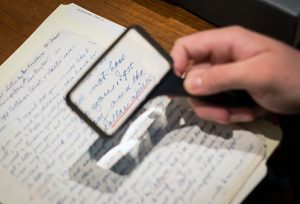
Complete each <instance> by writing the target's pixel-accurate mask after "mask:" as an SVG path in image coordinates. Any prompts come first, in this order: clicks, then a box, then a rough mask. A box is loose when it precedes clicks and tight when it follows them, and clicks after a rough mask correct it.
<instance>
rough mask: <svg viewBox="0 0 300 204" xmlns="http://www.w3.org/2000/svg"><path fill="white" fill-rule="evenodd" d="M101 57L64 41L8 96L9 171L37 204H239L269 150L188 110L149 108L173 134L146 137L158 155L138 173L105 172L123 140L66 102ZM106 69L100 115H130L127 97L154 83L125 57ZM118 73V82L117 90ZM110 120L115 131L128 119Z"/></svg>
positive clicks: (166, 104)
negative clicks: (103, 164)
mask: <svg viewBox="0 0 300 204" xmlns="http://www.w3.org/2000/svg"><path fill="white" fill-rule="evenodd" d="M99 50H100V48H99V47H98V46H97V45H96V44H95V43H93V42H92V41H90V40H89V39H85V38H84V37H82V36H78V35H77V34H75V33H72V32H69V31H61V32H58V33H56V34H54V35H53V36H52V37H51V38H50V39H49V40H48V41H47V42H44V44H43V45H42V47H41V49H40V50H39V51H38V52H37V53H36V54H35V55H34V56H33V57H32V58H31V60H30V61H28V63H27V64H26V65H25V66H24V67H22V68H21V69H20V71H19V72H18V73H17V74H16V75H15V77H14V78H13V79H11V80H10V81H9V82H8V83H7V84H6V85H5V86H4V87H1V88H0V168H1V169H3V170H5V171H6V172H9V174H10V175H11V176H12V177H14V178H16V179H17V180H18V181H19V182H20V183H21V184H22V185H23V186H25V187H26V188H28V189H29V190H30V192H31V195H30V196H32V197H34V196H38V197H40V198H42V199H43V200H45V201H48V202H49V203H57V204H58V203H64V204H68V203H70V204H71V203H72V204H74V203H85V204H86V203H91V204H92V203H103V204H105V203H107V204H108V203H109V204H119V203H130V204H139V203H172V204H174V203H181V204H183V203H199V202H201V203H228V202H230V200H231V199H232V197H233V196H234V194H235V192H236V191H237V190H238V189H239V188H240V187H241V186H242V184H243V182H244V178H247V177H248V176H249V175H250V174H251V172H252V171H253V170H254V168H255V166H256V165H257V164H258V163H259V162H260V161H261V159H262V157H263V154H264V143H263V140H261V139H260V138H258V137H256V136H255V135H253V134H251V133H249V132H247V131H244V130H237V129H235V128H233V127H223V126H219V125H216V124H213V123H208V122H205V121H202V120H200V119H198V118H197V117H196V116H194V114H193V112H192V111H191V110H190V109H189V107H187V106H186V105H184V103H182V102H181V101H171V102H170V101H169V99H167V98H158V99H157V100H155V101H153V102H152V103H150V104H149V107H151V106H152V107H161V108H162V109H163V110H164V111H165V113H164V114H165V116H164V117H165V118H167V126H165V127H164V128H161V125H160V124H159V122H160V121H159V120H155V122H154V123H153V124H152V125H151V126H150V128H149V129H148V131H146V133H145V134H148V135H150V136H151V141H150V142H151V144H152V145H153V146H152V147H151V148H148V149H147V154H146V155H144V156H143V157H142V159H140V163H138V164H137V165H136V166H135V167H134V168H133V169H130V171H126V172H125V173H124V174H123V175H122V174H117V173H116V172H114V171H109V170H107V169H101V168H100V167H98V166H97V165H96V162H97V160H99V156H98V155H101V154H102V153H103V154H104V153H105V152H104V151H107V150H108V149H109V148H112V147H113V146H115V145H116V144H118V142H119V141H120V140H121V139H119V138H117V137H115V138H112V139H111V140H107V139H105V138H102V137H99V136H98V135H97V134H96V133H95V132H94V131H93V130H92V129H91V128H90V127H89V126H88V125H86V124H85V123H84V122H83V121H81V120H80V118H79V117H78V116H77V115H76V114H75V113H73V112H72V111H71V110H70V108H69V107H67V106H66V104H65V94H66V92H67V91H68V90H69V89H70V87H71V86H72V85H73V84H74V83H75V82H76V80H78V78H79V77H80V76H81V75H82V74H83V73H84V71H85V70H87V68H88V67H89V66H90V65H91V63H92V62H93V61H94V60H95V59H96V57H98V56H99V53H100V52H99ZM106 60H107V61H106V62H107V63H108V67H109V69H108V70H103V72H100V78H99V80H98V81H97V83H95V84H94V88H98V86H99V87H100V86H101V90H102V91H101V92H99V93H98V98H97V101H96V102H95V103H94V104H93V105H94V108H95V109H100V108H101V106H100V105H99V104H101V102H103V101H104V100H106V99H108V98H109V100H107V102H109V103H108V104H109V105H110V106H111V107H112V108H114V107H118V108H121V109H122V108H123V106H122V105H121V106H120V104H121V103H123V102H124V94H125V92H127V91H128V90H129V89H131V85H132V84H133V83H135V82H138V81H139V80H140V79H141V80H142V81H143V82H144V83H147V79H146V78H144V79H143V77H147V76H148V75H146V73H145V72H144V71H143V69H137V68H135V69H133V68H134V67H135V65H136V63H137V61H135V60H132V58H129V57H128V56H127V55H123V54H122V53H119V54H118V55H115V57H114V58H112V59H106ZM121 65H122V69H119V67H120V66H121ZM112 71H113V72H112ZM111 72H112V74H114V76H116V77H117V79H118V80H115V81H113V82H112V83H111V85H110V86H108V85H107V84H105V83H106V82H105V81H106V80H108V78H109V75H110V74H111ZM129 77H130V79H129ZM149 80H150V79H149ZM123 81H124V82H123ZM127 82H130V83H128V84H127ZM139 82H140V81H139ZM118 83H124V86H123V89H122V91H119V92H118V93H114V95H113V97H110V96H112V95H111V92H112V91H113V89H114V87H115V86H117V84H118ZM104 84H105V85H104ZM145 86H146V85H145ZM141 87H143V85H142V86H141ZM136 94H137V95H139V92H138V91H137V92H136ZM131 97H134V95H131ZM130 101H131V100H129V101H126V102H128V103H129V104H130V103H131V102H130ZM118 114H122V113H118ZM109 117H110V119H107V121H112V122H108V123H107V124H109V125H110V124H113V123H115V122H116V120H117V118H118V117H119V116H118V115H116V116H109ZM101 120H104V119H101ZM147 142H148V143H149V140H148V141H147ZM146 147H147V146H146V145H141V146H140V147H139V148H140V149H139V150H143V149H144V148H146ZM139 153H141V151H137V154H139ZM131 161H132V160H130V159H128V160H127V162H131ZM121 166H122V165H121ZM123 172H124V171H123ZM128 172H129V173H128ZM0 185H1V184H0ZM16 193H17V192H16Z"/></svg>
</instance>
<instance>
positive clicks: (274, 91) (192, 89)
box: [171, 26, 300, 124]
mask: <svg viewBox="0 0 300 204" xmlns="http://www.w3.org/2000/svg"><path fill="white" fill-rule="evenodd" d="M171 56H172V58H173V60H174V71H175V73H176V74H177V75H179V76H180V75H182V74H185V81H184V86H185V89H186V91H187V92H189V93H190V94H193V95H209V94H214V93H218V92H221V91H227V90H246V91H247V92H248V93H249V94H250V96H251V97H252V98H253V99H254V100H255V101H256V102H257V104H258V105H259V106H260V107H255V108H249V107H241V108H228V107H219V106H214V105H212V104H205V103H200V102H199V101H195V100H190V101H191V106H192V107H193V109H194V111H195V112H196V114H197V115H198V116H199V117H201V118H204V119H207V120H212V121H216V122H219V123H222V124H228V123H235V122H248V121H252V120H254V119H255V118H257V117H258V116H260V115H262V114H263V113H264V112H265V110H267V111H271V112H274V113H281V114H293V113H298V112H299V111H300V52H298V51H297V50H295V49H293V48H291V47H289V46H288V45H285V44H283V43H281V42H278V41H276V40H273V39H271V38H268V37H266V36H263V35H260V34H257V33H254V32H252V31H249V30H246V29H244V28H241V27H237V26H234V27H227V28H221V29H214V30H208V31H204V32H198V33H195V34H192V35H189V36H186V37H183V38H180V39H178V40H177V41H176V43H175V45H174V47H173V49H172V51H171Z"/></svg>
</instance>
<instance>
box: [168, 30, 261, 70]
mask: <svg viewBox="0 0 300 204" xmlns="http://www.w3.org/2000/svg"><path fill="white" fill-rule="evenodd" d="M261 38H263V37H261V36H258V35H257V34H255V33H253V32H251V31H246V30H245V29H243V28H241V27H237V26H233V27H227V28H222V29H212V30H208V31H203V32H198V33H195V34H192V35H189V36H186V37H183V38H180V39H178V40H177V41H176V43H175V45H174V47H173V49H172V51H171V56H172V58H173V60H174V70H175V72H176V73H177V74H178V75H179V74H182V73H184V72H185V71H186V69H187V65H188V64H189V63H190V61H194V62H197V63H201V62H202V61H209V62H210V63H212V64H222V63H228V62H233V61H239V60H244V59H247V58H249V57H251V56H253V55H255V54H257V53H260V52H262V51H263V50H264V49H265V47H264V45H263V44H262V43H260V42H261V41H262V39H261ZM254 39H255V40H254ZM253 42H257V43H253ZM245 45H247V46H245Z"/></svg>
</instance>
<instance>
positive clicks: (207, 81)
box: [184, 63, 250, 95]
mask: <svg viewBox="0 0 300 204" xmlns="http://www.w3.org/2000/svg"><path fill="white" fill-rule="evenodd" d="M245 71H246V68H245V67H242V66H239V63H229V64H218V65H214V66H212V67H211V68H209V69H192V70H191V71H190V72H188V73H187V75H186V78H185V80H184V88H185V90H186V91H187V92H189V93H190V94H192V95H210V94H215V93H218V92H222V91H227V90H232V89H236V90H238V89H247V85H249V79H248V78H249V77H250V76H248V75H249V74H247V75H246V73H245ZM245 76H247V77H245ZM247 81H248V82H247Z"/></svg>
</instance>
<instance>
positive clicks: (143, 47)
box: [69, 27, 171, 136]
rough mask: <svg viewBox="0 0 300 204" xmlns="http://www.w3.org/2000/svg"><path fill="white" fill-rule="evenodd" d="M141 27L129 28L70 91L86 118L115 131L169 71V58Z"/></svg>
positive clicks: (100, 128)
mask: <svg viewBox="0 0 300 204" xmlns="http://www.w3.org/2000/svg"><path fill="white" fill-rule="evenodd" d="M145 35H146V34H145V33H144V32H143V31H141V30H139V28H135V27H133V28H131V29H128V30H127V31H126V32H125V33H124V34H123V35H122V36H121V37H120V38H119V39H118V40H117V41H116V42H115V43H114V44H113V45H112V46H111V47H110V48H109V49H108V50H107V51H106V52H105V53H104V55H103V56H101V57H100V58H99V60H98V61H96V63H95V64H94V65H93V66H92V67H91V68H90V70H89V71H88V72H87V73H86V74H85V75H84V76H83V77H82V78H81V80H80V81H79V82H78V83H77V84H76V85H75V87H74V88H73V89H72V90H71V92H70V95H69V97H70V100H71V102H72V103H73V104H74V105H75V106H76V109H77V112H78V111H79V112H81V114H82V115H83V116H84V117H83V119H84V120H88V122H89V123H90V124H91V123H92V124H93V127H94V129H95V128H96V130H97V131H98V132H101V133H104V134H105V135H108V136H111V135H113V134H114V133H115V132H116V131H117V130H118V129H119V128H120V127H121V126H122V125H123V124H124V123H125V122H126V121H127V120H128V118H129V117H130V116H131V115H132V114H133V112H134V111H135V110H137V109H138V107H139V106H140V105H141V104H143V102H144V100H145V99H146V97H147V95H148V94H149V93H150V92H151V91H152V90H153V89H154V87H155V86H157V84H158V83H159V82H160V80H161V79H162V78H163V77H164V76H165V75H166V74H167V73H168V71H170V68H171V62H170V59H169V58H168V57H167V56H166V55H165V53H162V51H161V50H160V49H161V48H158V47H157V46H158V45H157V44H155V42H153V41H152V40H151V39H149V36H147V35H146V36H145Z"/></svg>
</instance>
